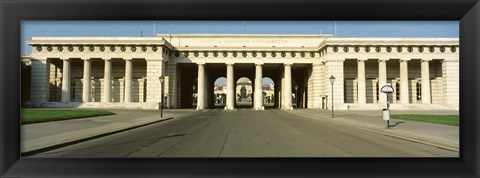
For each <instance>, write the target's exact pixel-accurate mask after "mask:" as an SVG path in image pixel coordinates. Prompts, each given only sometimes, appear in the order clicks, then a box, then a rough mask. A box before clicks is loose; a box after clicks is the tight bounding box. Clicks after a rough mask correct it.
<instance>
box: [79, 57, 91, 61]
mask: <svg viewBox="0 0 480 178" xmlns="http://www.w3.org/2000/svg"><path fill="white" fill-rule="evenodd" d="M81 60H82V61H91V60H92V59H90V58H81Z"/></svg>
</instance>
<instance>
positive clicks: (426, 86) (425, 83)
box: [421, 60, 431, 104]
mask: <svg viewBox="0 0 480 178" xmlns="http://www.w3.org/2000/svg"><path fill="white" fill-rule="evenodd" d="M429 62H430V60H422V65H421V71H422V103H423V104H430V103H431V97H430V96H431V95H430V66H429Z"/></svg>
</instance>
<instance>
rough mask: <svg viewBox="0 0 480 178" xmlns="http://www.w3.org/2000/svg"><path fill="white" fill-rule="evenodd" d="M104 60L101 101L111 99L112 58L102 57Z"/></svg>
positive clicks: (109, 100)
mask: <svg viewBox="0 0 480 178" xmlns="http://www.w3.org/2000/svg"><path fill="white" fill-rule="evenodd" d="M103 60H104V61H105V69H104V74H103V100H102V102H111V101H112V60H111V59H103Z"/></svg>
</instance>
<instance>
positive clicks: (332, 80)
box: [328, 75, 335, 118]
mask: <svg viewBox="0 0 480 178" xmlns="http://www.w3.org/2000/svg"><path fill="white" fill-rule="evenodd" d="M328 79H329V80H330V84H332V118H334V114H333V82H335V77H334V76H333V75H332V76H330V78H328Z"/></svg>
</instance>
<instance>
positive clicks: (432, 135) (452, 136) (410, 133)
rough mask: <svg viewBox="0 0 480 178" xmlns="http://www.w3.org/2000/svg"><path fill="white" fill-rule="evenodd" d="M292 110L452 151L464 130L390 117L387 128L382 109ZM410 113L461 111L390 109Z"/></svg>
mask: <svg viewBox="0 0 480 178" xmlns="http://www.w3.org/2000/svg"><path fill="white" fill-rule="evenodd" d="M289 112H290V113H292V114H296V115H301V116H305V117H309V118H313V119H322V120H326V121H329V122H336V123H340V124H347V125H351V126H354V127H358V128H362V129H367V130H370V131H373V132H376V133H379V134H383V135H388V136H392V137H396V138H400V139H404V140H410V141H414V142H418V143H423V144H427V145H431V146H436V147H440V148H444V149H448V150H452V151H459V142H460V131H459V127H458V126H450V125H442V124H433V123H426V122H417V121H408V120H398V119H392V118H390V128H387V121H384V120H382V111H381V110H380V111H354V110H350V111H335V112H334V115H335V117H334V118H331V116H332V112H331V111H330V110H318V109H300V110H293V111H289ZM407 113H409V114H432V115H435V114H452V115H456V114H458V111H395V110H391V111H390V114H407Z"/></svg>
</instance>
